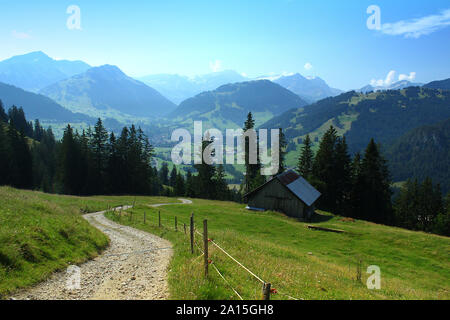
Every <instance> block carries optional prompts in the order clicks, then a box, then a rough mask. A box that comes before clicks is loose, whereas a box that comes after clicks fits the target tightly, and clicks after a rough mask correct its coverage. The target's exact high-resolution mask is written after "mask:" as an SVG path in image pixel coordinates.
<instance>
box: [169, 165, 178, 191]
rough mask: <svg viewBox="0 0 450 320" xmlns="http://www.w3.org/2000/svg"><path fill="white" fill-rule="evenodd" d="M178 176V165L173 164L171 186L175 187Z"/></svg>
mask: <svg viewBox="0 0 450 320" xmlns="http://www.w3.org/2000/svg"><path fill="white" fill-rule="evenodd" d="M177 176H178V173H177V167H176V166H173V168H172V171H171V172H170V178H169V186H171V187H175V184H176V183H177Z"/></svg>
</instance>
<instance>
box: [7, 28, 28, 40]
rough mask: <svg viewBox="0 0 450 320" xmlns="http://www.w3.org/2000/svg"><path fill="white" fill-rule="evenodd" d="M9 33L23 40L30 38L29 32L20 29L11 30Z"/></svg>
mask: <svg viewBox="0 0 450 320" xmlns="http://www.w3.org/2000/svg"><path fill="white" fill-rule="evenodd" d="M11 34H12V36H13V37H14V38H16V39H20V40H25V39H30V38H31V35H30V34H29V33H26V32H20V31H16V30H13V31H12V33H11Z"/></svg>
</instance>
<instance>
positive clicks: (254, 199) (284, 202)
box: [248, 179, 305, 218]
mask: <svg viewBox="0 0 450 320" xmlns="http://www.w3.org/2000/svg"><path fill="white" fill-rule="evenodd" d="M248 205H249V206H250V207H255V208H262V209H266V210H273V211H279V212H283V213H285V214H286V215H288V216H291V217H295V218H304V212H305V204H304V203H303V202H302V201H301V200H300V199H298V198H297V197H295V196H294V195H293V194H292V193H291V192H290V191H289V190H287V189H286V187H285V186H283V185H282V184H281V183H280V181H278V179H273V180H272V181H271V182H269V183H268V184H266V185H265V186H264V187H263V188H262V189H261V190H259V191H257V192H256V193H254V194H252V195H251V196H250V197H249V199H248Z"/></svg>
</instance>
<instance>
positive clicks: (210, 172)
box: [194, 137, 216, 199]
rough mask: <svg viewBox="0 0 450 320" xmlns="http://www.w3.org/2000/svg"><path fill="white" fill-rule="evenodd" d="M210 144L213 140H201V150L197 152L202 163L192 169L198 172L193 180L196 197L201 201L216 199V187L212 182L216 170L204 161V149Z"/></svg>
mask: <svg viewBox="0 0 450 320" xmlns="http://www.w3.org/2000/svg"><path fill="white" fill-rule="evenodd" d="M211 143H213V140H212V139H211V138H210V137H205V138H204V139H203V141H202V146H201V149H200V150H198V151H197V152H199V153H200V155H201V159H202V163H201V164H195V165H194V168H195V169H196V170H197V172H198V174H197V176H196V177H195V179H194V181H195V188H196V195H197V196H198V197H200V198H203V199H215V197H216V186H215V184H214V181H213V179H214V176H215V173H216V169H215V167H214V166H213V165H210V164H207V163H206V161H205V149H206V148H207V147H208V146H209V145H210V144H211ZM212 156H213V154H212Z"/></svg>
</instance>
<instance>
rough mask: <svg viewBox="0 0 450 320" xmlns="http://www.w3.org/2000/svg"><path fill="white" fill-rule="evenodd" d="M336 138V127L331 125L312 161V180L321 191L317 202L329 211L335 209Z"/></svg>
mask: <svg viewBox="0 0 450 320" xmlns="http://www.w3.org/2000/svg"><path fill="white" fill-rule="evenodd" d="M337 140H338V137H337V132H336V129H334V127H333V126H331V127H330V128H329V129H328V131H327V132H325V134H324V136H323V137H322V140H321V142H320V145H319V150H318V151H317V154H316V157H315V159H314V163H313V175H314V180H313V181H312V182H313V184H314V185H315V187H316V188H317V189H318V190H319V191H320V192H321V193H322V196H321V197H320V199H319V203H318V204H319V206H320V207H321V208H323V209H325V210H329V211H335V210H336V199H337V194H336V189H337V184H336V180H335V169H336V166H335V162H336V159H335V148H336V143H337Z"/></svg>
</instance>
